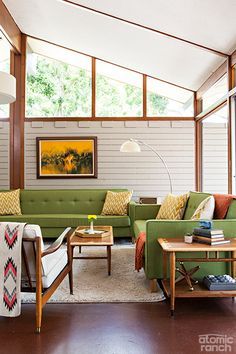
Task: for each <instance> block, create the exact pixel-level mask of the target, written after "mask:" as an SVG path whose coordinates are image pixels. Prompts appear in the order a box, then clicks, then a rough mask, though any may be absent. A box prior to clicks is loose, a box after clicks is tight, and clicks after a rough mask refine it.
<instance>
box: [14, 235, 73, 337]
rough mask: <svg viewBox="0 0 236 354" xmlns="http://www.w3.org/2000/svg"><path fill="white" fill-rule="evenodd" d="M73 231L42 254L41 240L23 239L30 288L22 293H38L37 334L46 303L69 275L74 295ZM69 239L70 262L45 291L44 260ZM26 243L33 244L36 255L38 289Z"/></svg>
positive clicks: (61, 237)
mask: <svg viewBox="0 0 236 354" xmlns="http://www.w3.org/2000/svg"><path fill="white" fill-rule="evenodd" d="M72 234H73V232H72V230H70V231H68V233H67V234H66V235H63V234H62V235H61V236H60V237H58V238H57V240H56V241H55V242H54V243H53V244H52V245H50V246H49V247H48V248H47V249H45V250H44V251H43V252H42V249H41V238H40V237H35V238H25V237H23V242H22V260H23V262H24V265H25V270H26V274H27V278H28V283H29V287H21V291H25V292H36V332H37V333H40V330H41V323H42V311H43V307H44V305H45V304H46V302H47V301H48V300H49V299H50V297H51V296H52V294H53V293H54V292H55V290H56V289H57V287H58V286H59V285H60V284H61V282H62V281H63V279H64V278H65V277H66V275H67V274H68V275H69V285H70V294H73V282H72V272H71V269H72V251H71V247H70V242H71V237H72ZM65 238H66V239H67V254H68V262H67V264H66V266H65V267H64V269H63V270H62V271H61V273H60V274H59V275H58V276H57V278H56V279H55V280H54V281H53V283H52V284H51V285H50V287H49V288H46V289H44V288H43V284H42V258H43V257H45V256H47V255H49V254H52V253H54V252H56V251H57V250H58V249H59V248H60V247H61V245H62V243H63V241H64V239H65ZM24 242H31V243H32V247H33V250H34V254H35V262H36V264H35V269H36V287H33V285H32V279H31V275H30V271H29V264H28V259H27V255H26V251H25V247H24Z"/></svg>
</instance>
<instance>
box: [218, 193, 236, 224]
mask: <svg viewBox="0 0 236 354" xmlns="http://www.w3.org/2000/svg"><path fill="white" fill-rule="evenodd" d="M213 196H214V198H215V211H214V219H224V218H225V216H226V214H227V211H228V209H229V206H230V203H231V201H232V200H233V199H236V195H232V194H213Z"/></svg>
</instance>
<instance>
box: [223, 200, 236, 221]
mask: <svg viewBox="0 0 236 354" xmlns="http://www.w3.org/2000/svg"><path fill="white" fill-rule="evenodd" d="M225 219H236V200H235V199H234V200H232V202H231V203H230V206H229V209H228V212H227V214H226V217H225Z"/></svg>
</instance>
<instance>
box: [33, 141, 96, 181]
mask: <svg viewBox="0 0 236 354" xmlns="http://www.w3.org/2000/svg"><path fill="white" fill-rule="evenodd" d="M36 142H37V178H97V138H96V137H69V138H67V137H65V138H64V137H63V138H62V137H59V138H58V137H53V138H36Z"/></svg>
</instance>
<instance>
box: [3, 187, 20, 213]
mask: <svg viewBox="0 0 236 354" xmlns="http://www.w3.org/2000/svg"><path fill="white" fill-rule="evenodd" d="M0 215H21V208H20V189H16V190H14V191H9V192H1V193H0Z"/></svg>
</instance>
